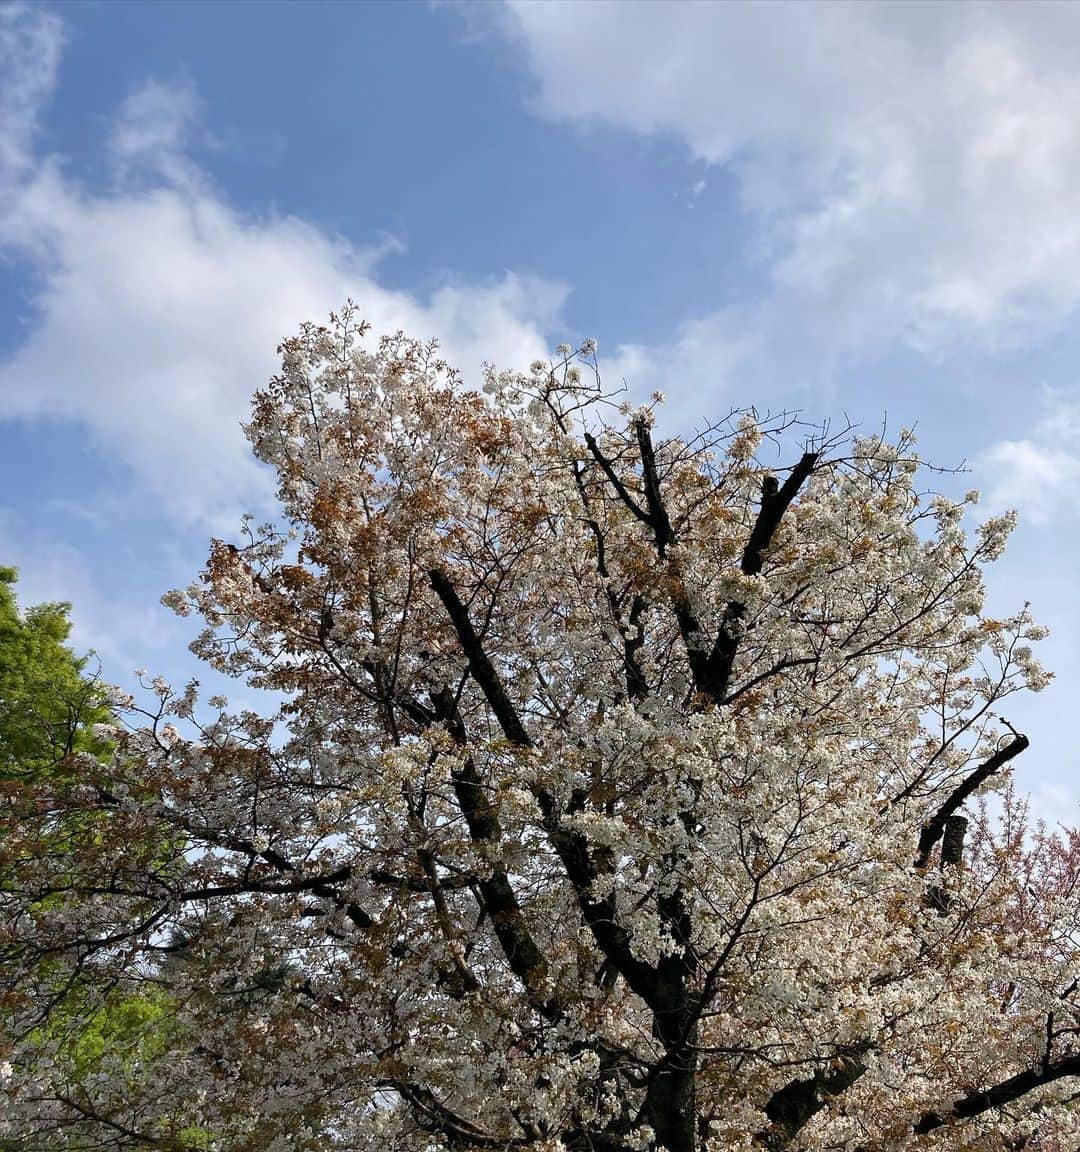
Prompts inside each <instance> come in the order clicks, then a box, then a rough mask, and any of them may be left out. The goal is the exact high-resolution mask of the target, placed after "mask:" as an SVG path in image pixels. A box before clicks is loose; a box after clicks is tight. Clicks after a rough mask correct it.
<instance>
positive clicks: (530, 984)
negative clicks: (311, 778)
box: [431, 688, 562, 1020]
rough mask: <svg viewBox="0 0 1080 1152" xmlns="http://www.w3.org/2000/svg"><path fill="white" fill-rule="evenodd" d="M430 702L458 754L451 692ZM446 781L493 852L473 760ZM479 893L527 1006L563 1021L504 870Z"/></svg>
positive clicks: (496, 834)
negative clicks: (523, 989) (518, 982)
mask: <svg viewBox="0 0 1080 1152" xmlns="http://www.w3.org/2000/svg"><path fill="white" fill-rule="evenodd" d="M431 700H432V703H433V705H434V706H435V711H436V713H437V714H438V715H439V716H440V718H441V719H442V720H443V722H444V724H445V725H446V729H447V731H448V732H449V733H450V735H451V736H452V737H453V739H454V741H455V743H457V744H458V745H460V746H461V747H462V748H464V747H466V745H467V734H466V731H465V724H464V722H463V721H462V719H461V714H460V712H459V711H458V708H457V703H456V701H455V699H454V694H453V692H451V690H450V689H449V688H444V689H442V690H441V691H438V692H433V693H432V695H431ZM450 776H451V780H452V783H453V788H454V796H455V798H456V799H457V802H458V807H459V808H460V809H461V814H462V816H464V817H465V823H466V825H467V826H468V829H469V835H470V836H471V837H472V839H473V842H474V843H476V844H483V845H488V846H490V848H495V847H496V846H497V845H498V843H499V840H500V839H501V838H502V829H501V828H500V826H499V814H498V810H497V809H496V807H495V805H494V804H492V802H491V801H490V800H489V799H488V795H487V791H486V789H485V788H484V785H483V782H482V781H481V779H480V774H479V772H478V771H477V769H476V762H475V761H474V760H473V758H472V756H471V755H470V754H468V753H466V755H465V756H464V758H463V760H462V761H461V763H460V765H458V766H457V767H455V768H453V769H452V770H451V772H450ZM477 890H478V892H479V893H480V898H481V900H482V902H483V908H484V911H485V912H486V913H487V914H488V916H489V917H490V918H491V925H492V928H493V930H494V932H495V936H496V938H497V939H498V941H499V944H500V946H501V947H502V950H503V955H504V956H505V957H506V962H507V964H509V966H510V970H511V971H512V972H513V973H514V975H515V976H517V978H518V979H519V980H520V981H521V982H522V984H523V985H524V986H525V990H526V992H527V994H528V997H529V1002H530V1003H531V1004H532V1005H533V1007H534V1008H536V1010H537V1011H538V1012H540V1013H541V1014H542V1015H544V1016H546V1017H548V1018H549V1019H553V1020H555V1019H558V1018H559V1017H560V1016H561V1015H562V1009H561V1008H560V1007H559V1005H558V1003H557V1002H556V1001H555V1000H554V999H553V998H551V997H550V996H548V995H547V993H546V992H545V991H544V989H543V984H544V981H545V980H546V978H547V973H548V965H547V961H546V960H545V959H544V955H543V953H542V952H541V951H540V949H539V947H538V946H537V944H536V941H535V940H534V939H533V936H532V933H531V932H530V931H529V927H528V925H527V924H526V922H525V914H524V912H522V910H521V905H520V904H519V903H518V898H517V895H516V893H515V892H514V889H513V886H512V885H511V883H510V879H509V877H508V876H507V874H506V869H505V868H504V867H503V866H502V864H500V863H498V862H497V861H493V862H492V868H491V874H490V875H489V876H485V877H483V878H478V879H477Z"/></svg>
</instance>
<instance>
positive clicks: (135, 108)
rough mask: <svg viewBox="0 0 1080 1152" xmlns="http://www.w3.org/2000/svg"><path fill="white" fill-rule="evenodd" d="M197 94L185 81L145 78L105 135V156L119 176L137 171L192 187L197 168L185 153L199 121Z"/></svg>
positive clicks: (197, 181)
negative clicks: (167, 81)
mask: <svg viewBox="0 0 1080 1152" xmlns="http://www.w3.org/2000/svg"><path fill="white" fill-rule="evenodd" d="M198 115H199V98H198V94H197V93H196V91H195V87H194V85H193V84H192V83H191V82H190V81H189V80H180V81H177V82H175V83H172V84H165V83H162V82H161V81H160V80H150V81H148V82H147V83H146V84H144V85H143V86H142V87H141V88H139V89H138V90H137V91H135V92H133V93H132V94H131V95H130V96H129V97H128V98H127V100H126V101H125V102H124V106H123V108H121V110H120V114H119V116H118V117H117V120H116V123H115V124H114V125H113V130H112V133H111V135H110V137H109V157H110V159H111V161H112V164H113V168H114V170H115V172H116V175H117V177H118V179H119V180H120V181H121V182H123V183H127V182H128V181H130V180H131V179H132V178H133V177H135V176H137V175H139V174H145V175H148V176H150V177H152V178H153V177H156V178H160V179H163V180H165V182H166V183H168V184H171V185H173V186H175V187H178V188H183V187H187V188H190V189H195V188H196V187H197V186H198V185H199V184H201V183H202V173H201V172H200V171H199V168H198V166H197V165H196V164H195V163H194V162H193V161H192V159H191V157H190V155H189V151H188V150H189V146H190V144H191V137H192V135H193V133H194V131H195V129H196V127H197V124H198Z"/></svg>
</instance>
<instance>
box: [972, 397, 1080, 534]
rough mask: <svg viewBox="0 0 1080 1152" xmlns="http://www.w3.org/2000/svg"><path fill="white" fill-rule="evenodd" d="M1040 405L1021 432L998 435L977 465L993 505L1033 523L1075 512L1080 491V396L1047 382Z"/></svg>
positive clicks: (988, 499) (989, 503) (1071, 514)
mask: <svg viewBox="0 0 1080 1152" xmlns="http://www.w3.org/2000/svg"><path fill="white" fill-rule="evenodd" d="M1041 409H1042V412H1041V415H1040V417H1039V418H1038V420H1036V421H1035V422H1034V423H1033V425H1032V427H1031V428H1029V429H1027V430H1026V431H1025V435H1023V436H1022V437H1020V438H1019V439H1007V440H1000V441H998V442H997V443H995V444H993V445H992V446H991V447H990V448H989V449H987V451H985V452H984V453H983V454H982V455H981V456H980V457H979V459H978V460H977V461H976V465H975V468H976V474H977V475H979V476H981V477H985V481H986V485H987V487H986V502H987V504H988V505H989V506H990V508H991V509H993V510H995V511H997V510H1000V509H1002V508H1015V509H1017V510H1018V511H1019V512H1020V513H1021V514H1022V515H1023V516H1024V517H1025V519H1027V520H1029V521H1031V522H1033V523H1035V524H1045V523H1047V522H1048V521H1049V520H1050V519H1051V518H1053V517H1056V516H1059V515H1061V514H1065V515H1068V516H1075V514H1076V512H1077V510H1078V505H1077V499H1076V494H1077V492H1078V491H1080V396H1077V395H1069V394H1065V393H1062V392H1059V391H1056V390H1054V389H1050V388H1046V389H1044V390H1043V394H1042V402H1041Z"/></svg>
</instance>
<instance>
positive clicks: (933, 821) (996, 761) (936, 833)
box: [915, 735, 1029, 868]
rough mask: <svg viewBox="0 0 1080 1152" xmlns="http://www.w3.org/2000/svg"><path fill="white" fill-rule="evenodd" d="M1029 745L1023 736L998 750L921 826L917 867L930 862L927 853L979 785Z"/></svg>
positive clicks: (1018, 736) (928, 853)
mask: <svg viewBox="0 0 1080 1152" xmlns="http://www.w3.org/2000/svg"><path fill="white" fill-rule="evenodd" d="M1028 743H1029V741H1028V738H1027V737H1026V736H1021V735H1017V736H1015V737H1014V738H1013V739H1012V740H1011V741H1010V742H1009V743H1008V744H1006V745H1005V747H1004V748H999V749H998V750H997V751H996V752H995V753H994V754H993V756H989V757H987V759H986V760H984V761H983V763H982V764H980V765H979V767H978V768H976V769H975V771H974V772H972V773H971V775H969V776H968V777H967V778H966V779H965V780H964V782H963V783H962V784H961V785H960V786H959V787H958V788H957V789H956V790H955V791H954V792H953V793H952V795H951V796H949V798H948V799H947V800H946V801H945V803H944V804H942V806H941V807H940V808H939V809H938V810H937V812H935V813H934V815H933V816H932V817H931V818H930V819H929V820H928V821H927V822H926V823H925V824H924V825H923V829H922V832H921V833H920V835H919V851H918V855H917V856H916V857H915V867H916V868H925V867H926V865H927V864H928V863H929V862H930V853H931V852H932V851H933V849H934V845H935V844H936V843H937V842H938V841H939V840H940V839H941V838H942V836H944V835H945V825H946V823H947V822H948V819H949V817H950V816H952V815H953V813H954V812H956V810H957V809H958V808H959V807H960V805H961V804H963V803H964V801H965V800H966V799H967V798H968V797H969V796H970V795H971V794H972V793H973V792H974V791H975V789H976V788H978V787H979V785H980V784H983V783H985V782H986V781H987V780H989V779H990V777H991V776H993V774H994V773H995V772H998V771H1000V770H1001V769H1002V768H1004V767H1005V765H1006V764H1008V762H1009V761H1010V760H1012V759H1013V757H1015V756H1019V755H1020V753H1021V752H1023V751H1024V749H1025V748H1026V747H1027V746H1028Z"/></svg>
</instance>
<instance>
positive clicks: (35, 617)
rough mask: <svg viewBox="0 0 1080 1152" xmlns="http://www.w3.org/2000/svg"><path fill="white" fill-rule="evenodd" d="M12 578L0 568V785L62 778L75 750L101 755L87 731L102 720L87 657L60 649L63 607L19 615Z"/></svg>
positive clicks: (66, 626)
mask: <svg viewBox="0 0 1080 1152" xmlns="http://www.w3.org/2000/svg"><path fill="white" fill-rule="evenodd" d="M16 579H17V573H16V570H15V569H14V568H5V567H0V778H3V779H12V778H13V777H23V778H25V777H31V778H35V777H38V776H40V775H41V774H43V773H50V772H62V771H63V770H64V769H63V762H64V759H65V757H67V756H68V755H70V753H72V752H75V751H87V752H95V753H101V752H104V751H105V750H106V744H105V742H104V741H102V740H100V739H98V738H97V737H96V736H95V735H94V730H93V726H94V725H95V724H97V723H101V722H105V721H107V720H108V719H109V712H108V708H107V706H106V704H105V702H104V698H103V695H102V691H101V688H100V685H99V684H98V682H97V680H96V678H94V677H92V676H88V675H87V673H86V665H87V657H78V656H76V655H75V653H74V652H73V651H72V650H71V648H70V647H69V646H68V644H67V640H68V637H69V635H70V634H71V621H70V620H69V619H68V613H69V612H70V610H71V606H70V605H69V604H38V605H36V606H35V607H33V608H30V609H27V610H26V611H25V612H20V611H19V606H18V602H17V600H16V597H15V581H16Z"/></svg>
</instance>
